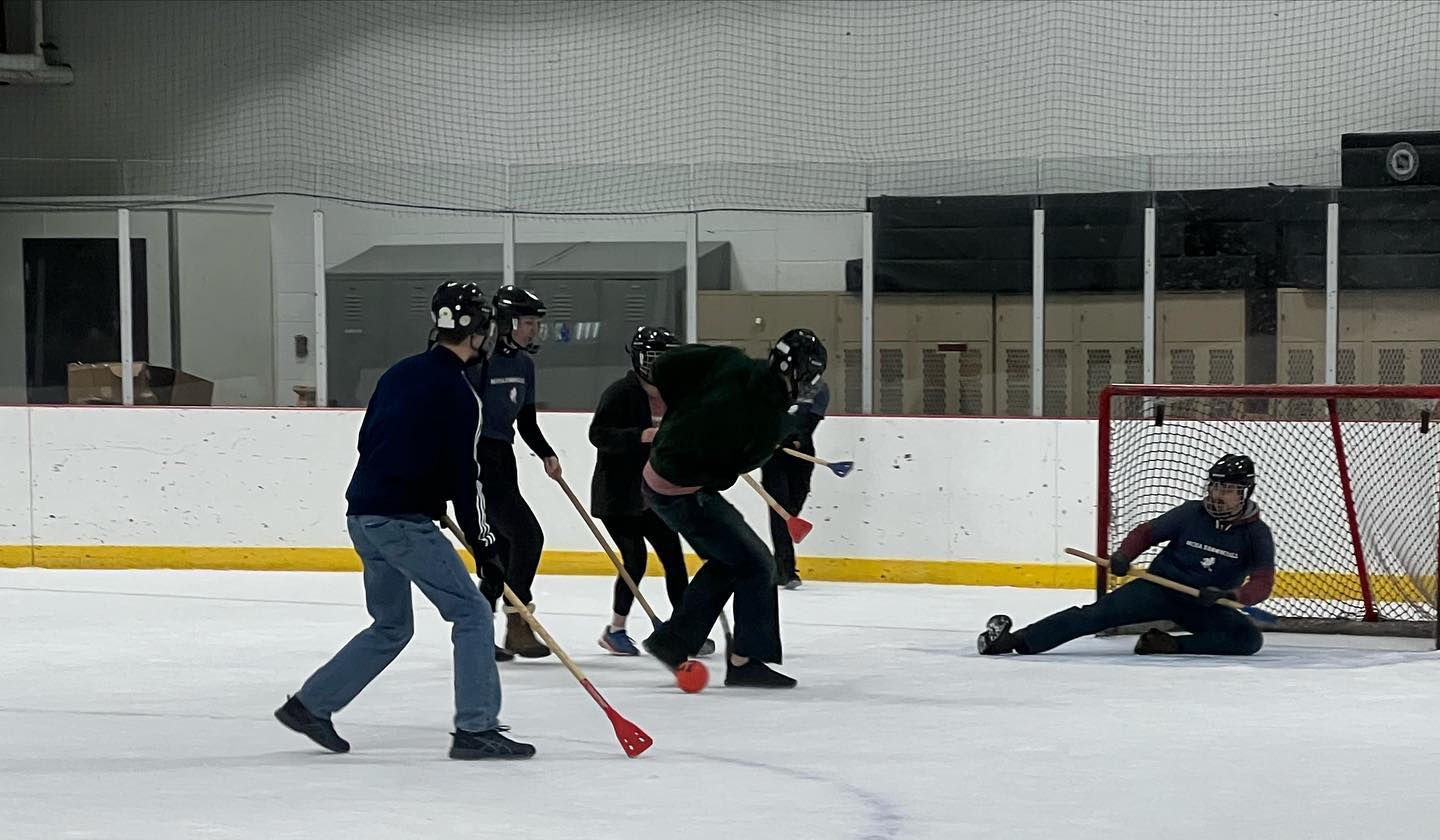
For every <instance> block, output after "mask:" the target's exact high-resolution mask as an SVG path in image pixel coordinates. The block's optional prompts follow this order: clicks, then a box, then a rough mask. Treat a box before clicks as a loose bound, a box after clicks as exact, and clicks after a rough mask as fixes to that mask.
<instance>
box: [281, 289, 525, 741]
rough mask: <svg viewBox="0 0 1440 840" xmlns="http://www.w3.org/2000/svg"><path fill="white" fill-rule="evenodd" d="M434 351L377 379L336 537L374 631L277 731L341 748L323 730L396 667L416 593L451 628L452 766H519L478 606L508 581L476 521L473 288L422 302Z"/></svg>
mask: <svg viewBox="0 0 1440 840" xmlns="http://www.w3.org/2000/svg"><path fill="white" fill-rule="evenodd" d="M430 314H431V317H432V319H433V322H434V325H435V329H434V333H433V335H432V338H433V342H432V346H431V348H430V349H429V350H428V351H426V352H424V353H420V354H418V355H415V356H411V357H410V358H408V359H403V360H401V361H399V362H397V363H396V364H395V365H394V367H391V368H390V369H389V370H387V371H386V372H385V375H383V376H381V377H380V381H379V383H378V384H377V385H376V386H375V393H374V395H373V396H371V398H370V405H369V406H368V407H367V408H366V409H365V419H364V421H363V422H362V423H361V425H360V442H359V447H358V448H359V454H360V457H359V461H358V463H357V464H356V465H355V473H354V475H353V476H352V477H351V479H350V488H349V490H347V491H346V493H345V498H346V500H347V501H348V502H349V507H348V509H347V510H346V517H345V521H346V525H347V526H348V528H349V531H350V539H351V541H353V542H354V543H355V551H356V553H357V554H359V555H360V561H361V563H362V565H363V567H364V570H365V606H366V608H367V609H368V610H369V611H370V615H371V617H372V618H373V619H374V622H373V623H372V624H371V625H370V626H369V627H367V628H365V629H364V630H362V631H360V633H359V634H358V635H356V636H355V637H354V638H353V639H351V640H350V642H349V643H348V644H346V645H345V647H344V648H342V649H341V650H340V652H339V653H337V654H335V656H334V657H333V658H331V659H330V661H329V662H326V663H325V664H324V665H323V666H321V668H320V670H318V671H316V672H315V673H314V674H313V675H311V677H310V678H309V679H307V680H306V681H305V684H304V685H302V686H300V690H299V691H298V692H296V693H295V695H294V696H293V697H290V698H289V699H287V700H286V701H285V705H283V706H281V707H280V708H279V709H277V710H276V711H275V717H276V718H278V719H279V721H280V722H281V723H283V724H285V725H286V726H288V727H289V728H291V729H293V730H295V731H296V732H299V733H301V734H303V735H305V736H307V737H309V738H310V739H311V740H312V741H314V742H315V743H317V744H319V745H320V746H322V747H324V748H325V749H327V750H330V751H332V752H346V751H348V750H349V749H350V745H349V744H348V743H347V742H346V741H345V739H343V738H341V737H340V736H339V735H338V734H336V732H335V727H334V726H333V725H332V724H331V722H330V717H331V715H333V714H334V713H335V712H338V711H340V710H341V709H343V708H345V706H346V705H348V704H349V703H350V701H351V700H354V699H355V697H356V695H358V694H359V693H360V692H361V690H363V689H364V688H365V686H367V685H369V684H370V681H371V680H373V679H375V678H376V677H377V676H379V675H380V672H381V671H383V670H385V668H386V667H387V666H388V665H389V664H390V663H391V661H393V660H394V659H395V657H396V656H399V655H400V651H402V650H404V649H405V646H406V645H407V644H408V643H409V642H410V637H411V635H412V634H413V632H414V629H415V618H414V615H413V612H412V607H411V591H410V587H411V584H414V585H415V587H417V588H418V589H419V590H420V592H421V593H422V594H424V595H425V597H426V598H427V599H429V600H430V602H431V603H432V604H434V605H435V607H436V609H438V610H439V611H440V615H441V616H442V617H444V619H445V620H446V621H448V622H450V623H451V624H452V625H453V630H452V632H451V634H450V638H451V641H452V643H453V644H454V647H455V733H454V741H453V742H452V744H451V747H450V757H451V758H458V759H477V758H529V757H530V756H532V755H534V754H535V748H534V747H532V746H530V745H529V744H521V743H518V742H516V741H512V740H510V739H509V738H507V737H506V736H505V735H504V734H502V728H501V727H500V725H499V719H498V718H499V714H500V674H499V672H498V671H497V670H496V668H495V657H494V654H493V653H492V649H493V646H494V641H495V637H494V628H493V627H492V625H491V621H492V619H491V612H490V608H489V606H488V604H487V603H486V600H487V599H491V600H493V599H495V598H498V597H500V594H501V592H502V591H503V589H504V586H505V568H504V566H503V565H502V564H501V563H500V562H499V560H498V558H497V557H496V543H495V534H494V533H493V532H492V531H491V530H490V528H489V526H488V525H487V524H486V521H485V507H484V499H483V494H482V489H481V485H480V475H479V472H480V471H479V465H478V464H477V463H476V461H475V440H476V438H478V437H479V436H480V416H481V409H480V401H479V399H478V398H477V397H476V395H475V392H474V391H473V390H471V388H470V384H469V382H467V381H466V379H465V370H466V368H467V366H469V365H471V364H474V363H475V362H476V361H478V360H479V359H482V358H484V356H485V354H486V353H488V352H489V350H490V348H492V347H493V346H494V340H495V329H494V322H493V319H492V317H491V309H490V304H489V303H488V302H487V301H486V300H485V296H484V295H483V294H481V292H480V289H479V288H477V287H476V286H475V284H473V283H453V282H451V283H444V284H442V285H441V286H440V288H438V289H436V290H435V295H434V297H433V298H432V299H431V302H430ZM446 502H451V503H453V504H454V505H455V518H456V519H457V520H459V525H460V530H461V532H462V533H463V535H464V537H465V541H466V542H467V543H469V544H470V550H471V551H472V552H473V553H474V555H475V562H476V564H477V565H478V566H479V569H480V586H479V588H478V589H477V588H476V585H475V583H474V582H472V581H471V579H470V573H469V572H468V571H466V569H465V565H464V564H463V563H461V562H460V557H459V555H457V554H456V553H455V549H454V547H452V546H451V544H450V541H449V540H448V539H446V538H445V535H444V534H442V533H441V532H440V529H439V528H438V527H436V525H435V520H437V519H440V518H441V517H443V516H444V515H445V504H446Z"/></svg>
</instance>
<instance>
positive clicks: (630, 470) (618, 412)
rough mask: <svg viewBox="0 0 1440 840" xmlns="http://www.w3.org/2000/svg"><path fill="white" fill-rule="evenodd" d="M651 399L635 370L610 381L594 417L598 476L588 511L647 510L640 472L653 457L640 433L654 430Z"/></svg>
mask: <svg viewBox="0 0 1440 840" xmlns="http://www.w3.org/2000/svg"><path fill="white" fill-rule="evenodd" d="M650 426H651V422H650V397H649V396H648V395H647V394H646V393H645V388H644V386H642V385H641V384H640V377H638V376H636V375H635V372H634V371H633V370H632V371H630V372H629V373H627V374H625V375H624V376H623V377H621V378H620V379H617V380H616V381H615V382H613V383H611V384H610V387H608V388H606V389H605V393H603V394H601V395H600V405H599V406H597V407H596V409H595V417H594V419H592V420H591V421H590V443H592V444H594V446H595V449H596V450H597V452H596V453H595V475H594V476H593V477H592V478H591V479H590V513H591V514H592V515H594V516H633V515H636V514H639V513H642V512H644V510H645V500H644V498H643V497H642V496H641V494H640V483H641V481H643V479H641V478H640V472H641V470H643V469H644V468H645V461H646V460H648V459H649V458H650V444H648V443H641V442H640V435H641V433H643V432H644V431H645V430H646V429H648V428H650Z"/></svg>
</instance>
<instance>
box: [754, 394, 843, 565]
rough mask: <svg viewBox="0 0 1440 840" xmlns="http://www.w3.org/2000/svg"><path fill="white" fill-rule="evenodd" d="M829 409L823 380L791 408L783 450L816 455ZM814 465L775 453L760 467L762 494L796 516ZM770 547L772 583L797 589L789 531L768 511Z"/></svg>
mask: <svg viewBox="0 0 1440 840" xmlns="http://www.w3.org/2000/svg"><path fill="white" fill-rule="evenodd" d="M829 407H830V386H829V385H826V384H825V382H824V381H823V380H822V381H821V382H820V387H819V388H817V389H816V391H815V393H814V394H805V395H802V396H801V397H800V399H798V400H796V401H795V404H794V405H792V406H790V420H791V424H792V425H791V429H792V431H791V434H790V436H789V437H788V438H786V439H785V440H784V441H782V442H781V444H780V445H781V446H782V447H786V448H789V449H794V450H796V451H797V452H804V453H805V454H806V455H814V454H815V427H816V426H819V425H820V421H821V420H824V419H825V411H826V409H828V408H829ZM814 472H815V465H814V464H813V463H811V462H810V461H806V460H804V459H802V458H796V457H795V456H794V455H788V454H786V453H784V452H779V451H776V453H775V455H774V456H773V457H772V458H771V459H770V460H768V461H766V462H765V466H763V467H761V468H760V480H761V483H762V484H764V485H765V492H767V493H769V494H770V495H771V496H774V497H775V501H777V502H779V503H780V506H781V507H782V508H784V509H785V510H787V511H789V512H790V515H791V516H799V515H800V509H801V508H803V507H804V506H805V499H806V497H808V496H809V495H810V477H811V475H812V474H813V473H814ZM770 544H771V545H772V546H774V547H775V583H776V585H777V586H783V587H784V588H786V589H799V588H800V575H799V573H798V572H796V570H795V544H794V543H793V542H792V541H791V540H790V530H789V529H788V528H786V527H785V520H784V519H781V518H780V514H778V513H776V512H775V511H773V510H772V511H770Z"/></svg>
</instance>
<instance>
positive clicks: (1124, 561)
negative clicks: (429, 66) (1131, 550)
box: [1110, 550, 1135, 577]
mask: <svg viewBox="0 0 1440 840" xmlns="http://www.w3.org/2000/svg"><path fill="white" fill-rule="evenodd" d="M1134 560H1135V558H1134V557H1131V556H1130V555H1128V554H1126V553H1125V552H1123V551H1119V550H1116V551H1114V552H1112V553H1111V554H1110V574H1112V575H1115V576H1116V577H1125V576H1126V575H1128V574H1130V564H1131V563H1132V562H1133V561H1134Z"/></svg>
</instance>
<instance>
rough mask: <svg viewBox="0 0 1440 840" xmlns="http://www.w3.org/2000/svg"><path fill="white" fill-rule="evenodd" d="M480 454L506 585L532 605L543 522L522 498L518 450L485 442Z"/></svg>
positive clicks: (487, 505)
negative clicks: (532, 592) (516, 469)
mask: <svg viewBox="0 0 1440 840" xmlns="http://www.w3.org/2000/svg"><path fill="white" fill-rule="evenodd" d="M477 453H478V458H479V461H480V487H481V489H482V491H483V492H484V494H485V521H487V522H488V523H490V528H491V530H493V531H494V532H495V540H496V544H497V545H498V546H499V549H500V558H501V559H502V560H504V561H505V577H506V582H507V583H509V584H510V588H511V589H512V590H514V591H515V596H516V597H517V598H519V599H520V600H521V601H523V602H524V603H526V604H528V603H530V601H531V594H530V587H531V586H532V585H533V584H534V583H535V572H536V571H537V570H538V569H539V568H540V552H541V551H543V550H544V549H545V532H544V531H541V530H540V521H539V520H537V519H536V518H535V513H534V512H533V511H531V510H530V506H529V505H528V504H526V503H525V499H523V498H522V497H521V496H520V479H519V477H518V476H516V474H515V447H514V446H512V445H511V444H508V443H505V442H504V441H500V440H491V439H489V438H481V439H480V446H479V448H478V450H477Z"/></svg>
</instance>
